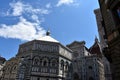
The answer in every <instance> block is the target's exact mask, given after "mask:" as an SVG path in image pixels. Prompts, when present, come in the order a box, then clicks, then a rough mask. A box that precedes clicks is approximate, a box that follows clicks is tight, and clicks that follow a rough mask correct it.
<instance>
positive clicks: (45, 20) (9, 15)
mask: <svg viewBox="0 0 120 80" xmlns="http://www.w3.org/2000/svg"><path fill="white" fill-rule="evenodd" d="M98 7H99V5H98V1H97V0H35V1H33V0H0V55H1V56H3V57H5V58H6V59H9V58H11V57H13V56H15V55H16V54H17V51H18V48H19V45H20V44H22V43H24V42H27V41H31V40H33V39H38V38H40V37H42V36H44V35H45V32H46V31H47V30H50V32H51V36H52V37H53V38H55V39H56V40H58V41H59V42H61V43H62V44H63V45H66V44H70V43H71V42H73V41H75V40H76V41H82V40H84V41H86V46H87V47H88V48H89V47H90V46H91V45H92V44H93V43H94V38H95V36H98V33H97V25H96V20H95V15H94V12H93V11H94V9H97V8H98Z"/></svg>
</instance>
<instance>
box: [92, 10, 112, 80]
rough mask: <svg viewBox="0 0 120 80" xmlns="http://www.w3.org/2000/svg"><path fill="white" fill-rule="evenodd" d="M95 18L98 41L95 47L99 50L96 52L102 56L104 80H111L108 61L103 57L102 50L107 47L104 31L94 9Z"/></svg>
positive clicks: (98, 13) (98, 15) (100, 19)
mask: <svg viewBox="0 0 120 80" xmlns="http://www.w3.org/2000/svg"><path fill="white" fill-rule="evenodd" d="M94 13H95V16H96V22H97V27H98V33H99V39H100V43H99V42H98V41H96V42H97V43H96V45H98V47H100V48H101V49H100V50H97V51H99V52H100V54H101V55H102V60H103V64H104V71H105V80H112V75H111V69H110V63H109V61H108V60H107V59H106V57H105V56H104V55H103V49H104V48H105V47H108V45H107V43H106V41H107V40H106V39H105V38H104V37H105V31H104V27H103V25H102V21H103V19H102V15H101V11H100V9H96V10H94ZM94 46H95V45H94Z"/></svg>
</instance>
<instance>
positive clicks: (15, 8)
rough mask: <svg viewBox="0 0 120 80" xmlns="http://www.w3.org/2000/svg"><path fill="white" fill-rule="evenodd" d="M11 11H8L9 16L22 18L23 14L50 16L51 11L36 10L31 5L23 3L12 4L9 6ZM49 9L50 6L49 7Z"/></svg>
mask: <svg viewBox="0 0 120 80" xmlns="http://www.w3.org/2000/svg"><path fill="white" fill-rule="evenodd" d="M9 5H10V7H11V8H10V9H9V10H8V11H7V13H6V15H7V16H10V15H12V16H21V15H22V14H27V13H29V14H49V10H47V9H44V8H34V7H33V6H31V5H30V4H25V3H23V2H21V1H18V2H12V3H10V4H9ZM48 7H49V5H48Z"/></svg>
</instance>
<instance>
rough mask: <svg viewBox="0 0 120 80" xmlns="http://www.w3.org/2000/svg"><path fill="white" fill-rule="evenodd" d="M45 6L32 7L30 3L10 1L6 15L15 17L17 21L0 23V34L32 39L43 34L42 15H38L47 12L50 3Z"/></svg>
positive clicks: (6, 36) (7, 36)
mask: <svg viewBox="0 0 120 80" xmlns="http://www.w3.org/2000/svg"><path fill="white" fill-rule="evenodd" d="M45 7H46V9H43V8H40V7H39V8H34V7H33V6H32V5H30V4H25V3H23V2H21V1H17V2H12V3H10V8H9V9H8V10H7V13H6V17H7V16H12V17H16V18H18V19H19V21H18V22H17V23H15V24H11V25H7V24H0V36H1V37H4V38H16V39H20V40H33V39H38V38H40V37H42V36H43V35H44V34H45V30H44V29H43V28H42V27H41V26H40V25H41V22H43V20H44V17H43V16H42V17H40V15H45V14H49V10H48V8H49V7H50V4H48V5H46V6H45ZM25 15H26V16H25ZM39 18H40V19H41V20H40V19H39Z"/></svg>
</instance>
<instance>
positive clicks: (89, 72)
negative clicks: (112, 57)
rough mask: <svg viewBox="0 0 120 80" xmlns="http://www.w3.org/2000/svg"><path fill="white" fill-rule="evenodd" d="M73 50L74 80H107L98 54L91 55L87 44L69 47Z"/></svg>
mask: <svg viewBox="0 0 120 80" xmlns="http://www.w3.org/2000/svg"><path fill="white" fill-rule="evenodd" d="M67 47H69V48H70V49H71V50H73V52H74V54H73V63H72V64H73V80H105V77H104V66H103V63H102V60H101V58H99V56H98V55H97V54H91V53H90V51H89V49H88V48H87V47H85V42H84V41H81V42H78V41H74V42H73V43H71V44H69V45H67Z"/></svg>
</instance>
